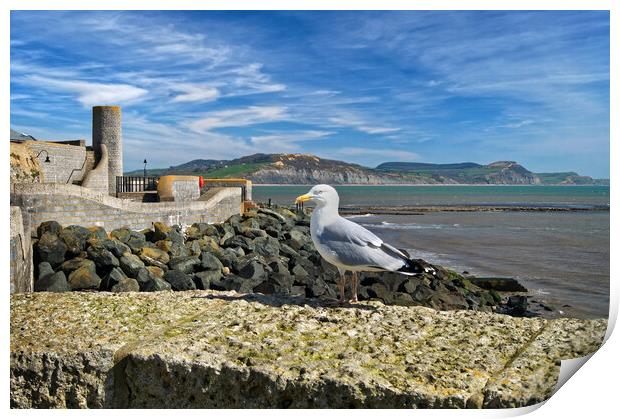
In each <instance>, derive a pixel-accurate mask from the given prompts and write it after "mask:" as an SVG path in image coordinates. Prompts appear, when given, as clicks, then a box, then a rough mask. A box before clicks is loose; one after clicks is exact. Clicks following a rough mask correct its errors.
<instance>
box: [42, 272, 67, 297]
mask: <svg viewBox="0 0 620 419" xmlns="http://www.w3.org/2000/svg"><path fill="white" fill-rule="evenodd" d="M34 290H35V291H47V292H66V291H71V288H70V287H69V284H68V283H67V277H66V276H65V273H64V272H63V271H58V272H56V273H52V274H51V275H47V276H44V277H43V278H39V279H38V280H37V281H36V282H35V283H34Z"/></svg>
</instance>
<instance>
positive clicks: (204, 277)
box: [194, 270, 222, 290]
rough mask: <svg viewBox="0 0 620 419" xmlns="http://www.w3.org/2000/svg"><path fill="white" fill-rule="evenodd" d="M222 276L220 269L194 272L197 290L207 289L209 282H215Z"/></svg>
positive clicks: (209, 286) (209, 285)
mask: <svg viewBox="0 0 620 419" xmlns="http://www.w3.org/2000/svg"><path fill="white" fill-rule="evenodd" d="M221 278H222V271H221V270H209V271H202V272H197V273H195V274H194V282H195V283H196V288H198V289H199V290H208V289H210V288H211V283H217V282H218V281H219V280H220V279H221Z"/></svg>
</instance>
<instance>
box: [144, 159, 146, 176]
mask: <svg viewBox="0 0 620 419" xmlns="http://www.w3.org/2000/svg"><path fill="white" fill-rule="evenodd" d="M144 177H146V159H144Z"/></svg>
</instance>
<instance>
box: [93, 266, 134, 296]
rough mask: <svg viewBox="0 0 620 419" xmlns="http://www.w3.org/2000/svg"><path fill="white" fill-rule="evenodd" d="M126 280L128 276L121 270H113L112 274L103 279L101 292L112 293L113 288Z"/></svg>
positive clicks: (100, 286)
mask: <svg viewBox="0 0 620 419" xmlns="http://www.w3.org/2000/svg"><path fill="white" fill-rule="evenodd" d="M124 278H127V275H125V273H124V272H123V271H122V270H121V269H120V268H112V269H111V270H110V272H108V274H107V275H105V276H104V277H103V278H102V280H101V284H99V289H100V290H101V291H111V290H112V287H114V285H116V284H118V283H119V282H120V281H121V280H122V279H124Z"/></svg>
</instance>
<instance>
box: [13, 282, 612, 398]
mask: <svg viewBox="0 0 620 419" xmlns="http://www.w3.org/2000/svg"><path fill="white" fill-rule="evenodd" d="M24 325H27V326H28V327H23V326H24ZM95 326H96V327H95ZM606 328H607V320H606V319H599V320H577V319H557V320H543V319H536V318H515V317H509V316H505V315H500V314H491V313H480V312H474V311H435V310H433V309H430V308H426V307H400V306H385V305H383V304H381V303H378V302H360V303H357V304H345V305H343V306H333V305H331V304H325V303H321V302H319V301H317V300H312V299H307V298H303V297H302V298H290V297H281V296H263V295H260V294H254V295H250V294H237V293H234V292H226V293H224V292H217V291H184V292H166V291H162V292H145V293H133V292H131V293H93V292H81V293H77V292H72V293H69V292H67V293H54V294H52V293H43V292H41V293H32V294H28V295H13V296H11V327H10V331H11V337H10V341H11V353H10V356H11V361H10V405H11V407H12V408H26V409H28V408H76V407H81V408H114V407H116V408H185V409H187V408H229V409H230V408H286V407H288V408H401V409H402V408H465V407H469V408H475V407H486V408H514V407H522V406H527V405H532V404H536V403H539V402H542V401H544V400H546V399H548V398H549V397H550V396H551V394H552V393H553V391H554V387H555V385H556V382H557V380H558V375H559V372H560V360H562V359H572V358H578V357H583V356H586V355H588V354H591V353H593V352H594V351H596V350H597V349H598V348H599V347H600V345H601V343H602V341H603V336H604V335H605V331H606Z"/></svg>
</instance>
